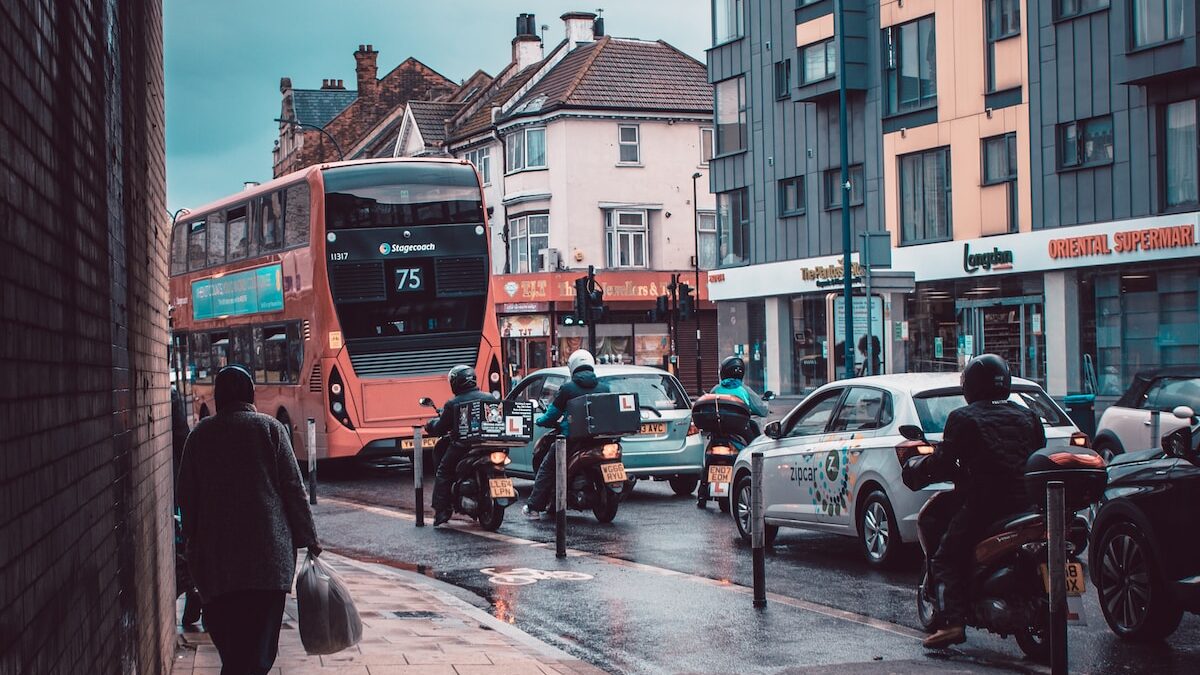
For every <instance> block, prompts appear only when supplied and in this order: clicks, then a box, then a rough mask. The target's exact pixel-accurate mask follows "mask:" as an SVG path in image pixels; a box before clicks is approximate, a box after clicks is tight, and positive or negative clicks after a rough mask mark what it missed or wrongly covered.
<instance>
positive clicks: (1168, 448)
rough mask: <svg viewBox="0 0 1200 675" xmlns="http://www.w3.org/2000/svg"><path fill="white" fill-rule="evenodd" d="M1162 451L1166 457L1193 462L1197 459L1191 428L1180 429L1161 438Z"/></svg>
mask: <svg viewBox="0 0 1200 675" xmlns="http://www.w3.org/2000/svg"><path fill="white" fill-rule="evenodd" d="M1162 449H1163V451H1164V452H1166V453H1167V454H1168V455H1171V456H1173V457H1179V458H1181V459H1186V460H1188V461H1189V462H1193V463H1194V462H1195V461H1196V460H1197V459H1198V457H1197V454H1196V447H1195V445H1194V439H1193V436H1192V428H1191V427H1180V428H1178V429H1176V430H1175V431H1172V432H1171V433H1169V434H1167V435H1166V436H1163V437H1162Z"/></svg>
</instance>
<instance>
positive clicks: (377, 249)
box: [170, 159, 503, 459]
mask: <svg viewBox="0 0 1200 675" xmlns="http://www.w3.org/2000/svg"><path fill="white" fill-rule="evenodd" d="M488 242H489V236H488V224H487V217H486V210H485V208H484V203H483V193H482V190H481V189H480V185H479V178H478V176H477V174H476V172H475V170H474V168H472V167H471V165H470V164H468V163H466V162H463V161H458V160H438V159H395V160H390V159H389V160H367V161H354V162H339V163H334V164H324V165H317V166H313V167H310V168H308V169H305V170H303V171H298V172H296V173H293V174H290V175H287V176H283V177H281V178H278V179H276V180H273V181H271V182H270V183H266V184H264V185H261V186H258V187H255V188H253V189H250V190H246V191H244V192H240V193H238V194H236V195H232V196H230V197H227V198H225V199H222V200H220V201H217V202H215V203H213V204H210V205H208V206H205V207H202V208H200V209H197V210H196V211H194V212H191V213H188V214H187V215H185V216H183V217H181V218H180V219H178V221H177V222H176V224H175V226H174V229H173V231H172V242H171V262H170V269H171V281H170V284H171V299H172V302H171V305H172V307H171V309H172V368H173V370H175V372H176V373H177V379H176V383H177V386H179V387H180V388H181V390H182V393H184V395H185V396H186V397H187V398H188V400H190V401H191V406H192V411H193V413H194V414H195V415H196V416H197V417H198V418H203V417H205V416H207V415H208V414H210V413H211V412H214V411H215V406H214V404H213V398H212V394H213V392H212V386H213V378H214V376H215V374H216V372H217V371H218V370H219V369H220V368H221V367H223V366H225V365H227V364H230V363H238V364H242V365H245V366H246V367H247V368H249V369H250V371H251V372H252V373H253V374H254V379H255V382H256V387H255V389H256V392H255V396H256V404H257V406H258V409H259V411H261V412H265V413H267V414H271V415H274V416H275V417H277V418H278V419H279V420H280V421H282V422H283V423H284V424H285V425H287V426H288V427H289V428H291V429H292V430H293V435H292V436H293V442H294V445H295V447H296V453H297V455H298V456H299V457H301V458H304V459H307V458H308V453H309V451H310V448H308V447H306V446H307V441H306V439H305V436H306V435H307V434H306V433H302V430H303V429H304V427H305V426H306V420H307V419H310V418H311V419H314V420H316V428H317V439H316V447H315V450H316V457H317V458H318V459H329V458H344V457H355V456H365V455H394V454H401V453H404V454H407V452H409V451H411V449H412V435H413V434H412V428H413V426H414V425H418V424H420V423H422V422H423V421H424V420H425V419H426V418H427V417H428V409H424V410H423V409H422V408H420V406H418V404H417V401H418V399H419V398H420V397H422V396H430V397H433V398H434V399H435V400H445V399H446V398H448V397H449V396H450V390H449V387H448V385H447V383H446V373H447V372H448V371H449V370H450V368H451V367H452V366H454V365H456V364H460V363H465V364H468V365H473V366H475V368H476V370H477V372H479V373H480V378H481V382H480V385H481V387H485V388H490V389H491V390H492V391H495V392H497V393H503V392H502V387H503V381H502V378H501V370H500V360H499V344H500V340H499V334H498V330H497V326H496V318H495V313H494V312H493V311H492V299H491V297H489V293H490V288H491V284H490V283H489V277H490V270H491V265H490V262H489V251H488Z"/></svg>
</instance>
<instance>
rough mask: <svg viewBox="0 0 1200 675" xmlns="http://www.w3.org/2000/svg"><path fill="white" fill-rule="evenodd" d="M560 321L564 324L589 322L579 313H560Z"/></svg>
mask: <svg viewBox="0 0 1200 675" xmlns="http://www.w3.org/2000/svg"><path fill="white" fill-rule="evenodd" d="M558 322H559V323H560V324H562V325H564V326H586V325H587V322H586V321H584V320H583V317H582V316H579V315H577V314H559V315H558Z"/></svg>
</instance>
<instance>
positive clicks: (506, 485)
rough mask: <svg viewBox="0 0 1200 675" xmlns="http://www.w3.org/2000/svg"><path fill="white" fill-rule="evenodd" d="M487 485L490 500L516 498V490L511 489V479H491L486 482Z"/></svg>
mask: <svg viewBox="0 0 1200 675" xmlns="http://www.w3.org/2000/svg"><path fill="white" fill-rule="evenodd" d="M488 484H489V487H490V489H491V493H492V499H499V498H501V497H516V496H517V489H516V488H515V487H513V482H512V479H511V478H491V479H489V480H488Z"/></svg>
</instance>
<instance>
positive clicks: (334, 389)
mask: <svg viewBox="0 0 1200 675" xmlns="http://www.w3.org/2000/svg"><path fill="white" fill-rule="evenodd" d="M329 393H331V394H333V395H334V396H341V395H342V385H341V383H340V382H334V383H333V384H331V385H329Z"/></svg>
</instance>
